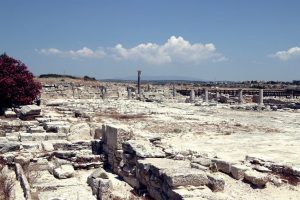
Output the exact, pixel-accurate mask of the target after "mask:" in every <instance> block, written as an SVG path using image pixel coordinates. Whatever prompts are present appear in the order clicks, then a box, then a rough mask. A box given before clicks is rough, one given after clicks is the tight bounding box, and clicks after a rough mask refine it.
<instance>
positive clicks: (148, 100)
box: [0, 78, 300, 200]
mask: <svg viewBox="0 0 300 200" xmlns="http://www.w3.org/2000/svg"><path fill="white" fill-rule="evenodd" d="M39 81H40V82H41V83H42V93H41V99H40V100H41V102H40V105H39V106H38V105H25V106H22V107H19V108H7V109H4V110H3V115H1V116H0V163H1V165H0V166H1V174H0V189H1V191H0V199H3V200H6V199H11V200H37V199H40V200H94V199H95V200H96V199H101V200H138V199H147V200H152V199H153V200H168V199H171V200H179V199H185V200H205V199H209V200H227V199H228V200H231V199H232V200H236V199H241V200H242V199H249V200H254V199H259V200H260V199H261V200H279V199H280V200H282V199H290V200H298V199H300V185H299V182H300V109H299V108H300V97H299V96H300V95H299V93H300V89H299V86H298V87H292V86H290V87H284V88H276V87H275V88H274V87H267V88H265V89H258V88H249V87H246V86H243V85H241V86H235V87H229V86H227V87H225V86H213V85H210V86H208V85H206V86H203V85H201V84H200V85H195V84H193V83H186V84H182V83H180V82H176V83H151V82H149V83H145V82H142V85H140V86H139V87H138V86H137V83H136V82H134V81H132V82H103V81H101V82H99V81H95V80H82V79H80V80H79V79H70V78H40V79H39Z"/></svg>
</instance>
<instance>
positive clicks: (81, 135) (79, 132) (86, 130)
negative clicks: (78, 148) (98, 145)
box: [67, 122, 91, 141]
mask: <svg viewBox="0 0 300 200" xmlns="http://www.w3.org/2000/svg"><path fill="white" fill-rule="evenodd" d="M67 137H68V140H69V141H72V140H89V139H91V128H90V126H89V125H88V123H85V122H84V123H78V124H75V125H73V126H71V127H70V133H69V134H68V135H67Z"/></svg>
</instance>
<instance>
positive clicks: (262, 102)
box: [258, 89, 264, 105]
mask: <svg viewBox="0 0 300 200" xmlns="http://www.w3.org/2000/svg"><path fill="white" fill-rule="evenodd" d="M258 104H259V105H263V104H264V90H263V89H259V99H258Z"/></svg>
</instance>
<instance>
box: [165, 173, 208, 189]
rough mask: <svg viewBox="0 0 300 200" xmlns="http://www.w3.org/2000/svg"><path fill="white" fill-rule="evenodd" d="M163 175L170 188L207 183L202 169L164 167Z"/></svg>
mask: <svg viewBox="0 0 300 200" xmlns="http://www.w3.org/2000/svg"><path fill="white" fill-rule="evenodd" d="M163 173H164V175H163V177H164V178H165V180H166V182H167V183H168V185H169V186H170V187H171V188H175V187H178V186H186V185H193V186H201V185H207V184H208V178H207V176H206V173H205V172H203V171H202V170H198V169H194V168H190V169H188V170H187V169H182V168H179V169H172V170H169V169H166V170H163Z"/></svg>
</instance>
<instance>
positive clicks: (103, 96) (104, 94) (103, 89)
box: [101, 86, 106, 99]
mask: <svg viewBox="0 0 300 200" xmlns="http://www.w3.org/2000/svg"><path fill="white" fill-rule="evenodd" d="M101 94H102V99H105V97H106V87H104V86H102V88H101Z"/></svg>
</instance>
